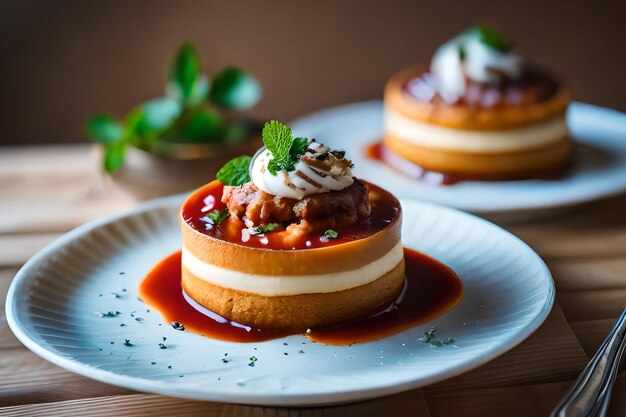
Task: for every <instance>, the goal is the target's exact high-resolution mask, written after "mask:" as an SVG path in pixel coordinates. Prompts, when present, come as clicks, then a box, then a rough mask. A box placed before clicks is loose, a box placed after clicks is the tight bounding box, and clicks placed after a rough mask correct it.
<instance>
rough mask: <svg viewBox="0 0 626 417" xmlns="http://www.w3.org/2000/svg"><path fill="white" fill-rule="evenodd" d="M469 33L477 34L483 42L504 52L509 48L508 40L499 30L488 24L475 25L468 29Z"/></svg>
mask: <svg viewBox="0 0 626 417" xmlns="http://www.w3.org/2000/svg"><path fill="white" fill-rule="evenodd" d="M469 34H470V35H473V36H477V37H478V39H479V40H480V41H481V42H482V43H483V44H485V45H487V46H489V47H490V48H493V49H496V50H498V51H501V52H506V51H508V50H509V49H510V48H511V45H510V44H509V42H508V41H507V40H506V38H505V37H504V36H503V35H502V34H501V33H500V32H498V31H496V30H495V29H493V28H490V27H488V26H484V25H478V26H475V27H473V28H471V29H470V30H469Z"/></svg>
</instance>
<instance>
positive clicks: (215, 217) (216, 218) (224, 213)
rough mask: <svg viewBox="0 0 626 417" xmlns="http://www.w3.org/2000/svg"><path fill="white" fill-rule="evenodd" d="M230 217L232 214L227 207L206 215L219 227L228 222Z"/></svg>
mask: <svg viewBox="0 0 626 417" xmlns="http://www.w3.org/2000/svg"><path fill="white" fill-rule="evenodd" d="M228 216H230V212H229V211H228V208H227V207H224V208H223V209H215V210H213V211H210V212H208V213H207V215H206V217H207V218H208V219H210V220H211V221H212V222H213V224H215V225H218V224H220V223H221V222H223V221H224V220H226V219H227V218H228Z"/></svg>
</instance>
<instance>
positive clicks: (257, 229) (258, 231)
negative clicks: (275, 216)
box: [254, 223, 278, 235]
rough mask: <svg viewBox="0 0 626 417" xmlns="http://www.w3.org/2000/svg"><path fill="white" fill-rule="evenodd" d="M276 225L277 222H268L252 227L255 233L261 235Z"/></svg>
mask: <svg viewBox="0 0 626 417" xmlns="http://www.w3.org/2000/svg"><path fill="white" fill-rule="evenodd" d="M277 227H278V223H268V224H265V225H261V226H257V227H255V228H254V234H255V235H261V234H264V233H267V232H271V231H272V230H274V229H276V228H277Z"/></svg>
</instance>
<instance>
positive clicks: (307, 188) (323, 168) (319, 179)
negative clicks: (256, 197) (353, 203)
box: [250, 140, 354, 200]
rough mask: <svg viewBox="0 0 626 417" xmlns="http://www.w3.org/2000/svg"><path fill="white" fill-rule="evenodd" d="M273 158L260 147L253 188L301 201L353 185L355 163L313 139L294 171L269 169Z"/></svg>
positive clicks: (252, 170)
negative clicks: (275, 171)
mask: <svg viewBox="0 0 626 417" xmlns="http://www.w3.org/2000/svg"><path fill="white" fill-rule="evenodd" d="M272 158H273V155H272V153H271V152H270V151H268V150H267V149H265V148H261V149H260V150H259V152H257V154H256V155H255V157H254V159H253V161H252V163H251V164H250V177H251V178H252V182H253V183H254V185H255V186H256V187H257V188H258V189H260V190H263V191H265V192H266V193H269V194H272V195H275V196H279V197H286V198H293V199H297V200H302V199H303V198H304V197H306V196H307V195H311V194H319V193H324V192H328V191H339V190H343V189H344V188H347V187H349V186H350V185H352V183H353V182H354V178H353V176H352V170H351V166H352V162H351V161H350V160H348V159H346V158H345V154H344V152H341V151H332V150H330V149H329V148H328V147H327V146H324V145H322V144H321V143H317V142H315V140H312V141H311V142H310V143H309V146H308V149H307V151H306V152H305V153H304V154H303V155H301V156H300V158H299V160H298V161H297V162H296V164H295V169H294V170H293V171H286V170H282V171H278V172H277V173H276V175H274V174H272V173H271V172H270V171H269V170H268V169H267V164H268V163H269V161H271V160H272Z"/></svg>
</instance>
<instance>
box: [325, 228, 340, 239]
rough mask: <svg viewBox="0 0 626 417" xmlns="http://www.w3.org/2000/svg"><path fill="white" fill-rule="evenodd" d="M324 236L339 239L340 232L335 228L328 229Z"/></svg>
mask: <svg viewBox="0 0 626 417" xmlns="http://www.w3.org/2000/svg"><path fill="white" fill-rule="evenodd" d="M324 236H326V237H327V238H329V239H337V237H338V236H339V233H337V232H335V231H334V230H331V229H328V230H327V231H325V232H324Z"/></svg>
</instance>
